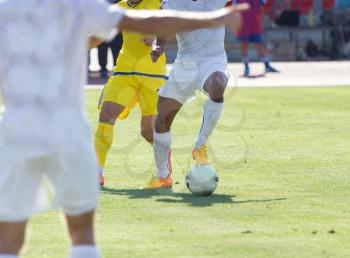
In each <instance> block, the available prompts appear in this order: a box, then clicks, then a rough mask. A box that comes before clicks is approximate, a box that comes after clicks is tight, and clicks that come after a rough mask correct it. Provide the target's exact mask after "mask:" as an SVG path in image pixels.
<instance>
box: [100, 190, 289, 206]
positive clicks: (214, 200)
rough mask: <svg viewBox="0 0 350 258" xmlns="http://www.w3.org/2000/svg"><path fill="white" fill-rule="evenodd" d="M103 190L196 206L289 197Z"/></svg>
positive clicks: (243, 202)
mask: <svg viewBox="0 0 350 258" xmlns="http://www.w3.org/2000/svg"><path fill="white" fill-rule="evenodd" d="M101 192H102V193H104V194H112V195H121V196H127V197H128V198H129V199H150V198H153V197H161V198H158V199H156V200H155V201H156V202H161V203H169V204H174V203H176V204H188V205H190V206H195V207H210V206H213V205H215V204H245V203H266V202H277V201H285V200H287V198H274V199H260V200H242V201H235V200H234V199H233V198H234V197H235V196H234V195H227V194H216V193H214V194H213V195H211V196H208V197H201V196H194V195H192V194H190V193H171V192H170V191H159V190H142V189H110V188H103V189H101Z"/></svg>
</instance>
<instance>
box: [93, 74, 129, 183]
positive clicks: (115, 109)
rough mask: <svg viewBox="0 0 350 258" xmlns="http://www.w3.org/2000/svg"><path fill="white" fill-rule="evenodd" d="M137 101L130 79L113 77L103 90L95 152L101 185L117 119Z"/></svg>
mask: <svg viewBox="0 0 350 258" xmlns="http://www.w3.org/2000/svg"><path fill="white" fill-rule="evenodd" d="M135 99H136V90H135V89H134V88H133V87H131V86H130V85H129V81H128V78H126V76H125V77H123V76H113V77H111V78H110V79H109V80H108V83H107V85H106V87H105V89H104V90H103V93H102V96H101V102H102V104H101V110H100V116H99V123H98V126H97V130H96V133H95V151H96V155H97V162H98V166H99V167H98V173H99V175H100V184H101V185H103V184H104V177H103V174H104V167H105V163H106V158H107V154H108V151H109V149H110V148H111V146H112V143H113V137H114V126H115V122H116V120H117V118H121V116H123V117H122V118H125V117H126V116H127V115H126V116H124V115H123V114H124V113H125V112H126V114H127V113H128V111H126V108H125V107H127V106H129V105H130V103H133V101H135Z"/></svg>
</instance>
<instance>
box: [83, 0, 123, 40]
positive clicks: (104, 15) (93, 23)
mask: <svg viewBox="0 0 350 258" xmlns="http://www.w3.org/2000/svg"><path fill="white" fill-rule="evenodd" d="M81 3H82V10H83V20H84V23H85V25H86V26H87V29H88V34H92V35H95V36H97V37H98V38H101V39H103V40H112V39H113V38H114V37H115V35H116V34H117V33H118V30H117V25H118V23H119V22H120V21H121V19H122V18H123V17H124V13H125V10H124V9H123V8H121V7H118V6H112V5H110V4H108V3H106V2H105V1H104V0H84V1H81Z"/></svg>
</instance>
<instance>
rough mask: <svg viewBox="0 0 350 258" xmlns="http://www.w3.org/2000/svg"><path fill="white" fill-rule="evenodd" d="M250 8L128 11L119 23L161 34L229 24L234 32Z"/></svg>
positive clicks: (125, 26)
mask: <svg viewBox="0 0 350 258" xmlns="http://www.w3.org/2000/svg"><path fill="white" fill-rule="evenodd" d="M247 9H249V5H248V4H240V5H236V6H234V7H229V8H223V9H221V10H219V11H215V12H201V13H197V12H177V11H163V10H161V11H142V12H139V11H133V10H130V11H127V12H126V13H125V16H124V17H123V19H122V20H121V22H120V23H119V25H118V28H119V29H120V30H130V31H135V32H140V33H143V34H153V35H159V36H167V35H173V34H175V33H176V32H179V31H191V30H197V29H201V28H211V27H220V26H224V25H227V26H229V27H230V28H231V29H232V30H233V31H234V32H236V31H238V30H239V29H240V27H241V16H240V11H244V10H247Z"/></svg>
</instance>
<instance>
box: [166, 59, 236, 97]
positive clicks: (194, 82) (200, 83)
mask: <svg viewBox="0 0 350 258" xmlns="http://www.w3.org/2000/svg"><path fill="white" fill-rule="evenodd" d="M215 72H222V73H224V74H226V76H227V78H229V77H230V73H229V71H228V69H227V64H226V63H210V61H208V62H207V63H206V64H204V65H197V64H196V63H195V62H187V63H186V64H184V63H176V62H175V64H174V65H173V68H172V70H171V71H170V75H169V80H168V82H167V83H166V84H165V85H164V86H163V87H162V88H161V89H160V90H159V96H161V97H164V98H170V99H175V100H177V101H178V102H180V103H182V104H184V103H186V102H187V101H188V100H189V99H191V98H192V97H194V96H195V92H196V90H200V91H202V92H203V93H204V94H206V95H207V92H206V91H204V89H203V87H204V84H205V82H206V80H207V79H208V78H209V77H210V75H212V74H213V73H215Z"/></svg>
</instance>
